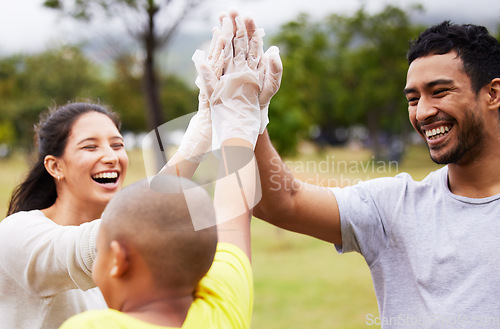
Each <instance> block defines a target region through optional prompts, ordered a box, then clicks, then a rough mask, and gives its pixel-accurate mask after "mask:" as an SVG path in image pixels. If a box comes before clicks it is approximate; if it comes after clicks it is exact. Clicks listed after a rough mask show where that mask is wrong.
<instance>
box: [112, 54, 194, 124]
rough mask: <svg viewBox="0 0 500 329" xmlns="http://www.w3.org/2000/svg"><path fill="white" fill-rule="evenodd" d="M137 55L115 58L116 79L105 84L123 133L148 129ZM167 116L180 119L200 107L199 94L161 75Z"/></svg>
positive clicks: (177, 80)
mask: <svg viewBox="0 0 500 329" xmlns="http://www.w3.org/2000/svg"><path fill="white" fill-rule="evenodd" d="M135 58H136V57H135V56H131V55H127V54H125V55H122V56H120V57H118V58H116V59H115V61H114V70H113V72H114V73H113V78H112V79H110V80H109V81H107V82H106V83H105V94H104V95H103V101H104V102H105V103H106V104H110V105H112V107H113V109H114V110H115V111H116V112H118V113H119V114H120V117H121V119H122V127H123V130H127V131H132V132H135V133H140V132H144V131H146V130H148V127H147V120H146V109H145V103H144V97H143V95H142V93H141V83H142V82H141V73H140V68H138V67H140V63H138V62H137V60H136V59H135ZM160 82H161V86H162V89H161V90H160V94H161V103H162V104H163V111H164V116H165V117H167V113H168V117H171V118H177V117H180V116H182V115H184V114H188V113H191V112H194V111H196V110H197V108H198V98H197V95H198V91H197V90H194V89H193V88H190V86H188V85H187V84H186V83H185V82H184V81H183V80H182V79H181V78H179V77H176V76H173V75H168V76H160Z"/></svg>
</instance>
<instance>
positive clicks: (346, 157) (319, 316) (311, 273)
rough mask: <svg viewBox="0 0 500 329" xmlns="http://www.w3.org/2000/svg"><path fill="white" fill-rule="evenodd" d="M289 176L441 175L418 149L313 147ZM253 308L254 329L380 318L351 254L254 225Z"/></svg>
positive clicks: (340, 179)
mask: <svg viewBox="0 0 500 329" xmlns="http://www.w3.org/2000/svg"><path fill="white" fill-rule="evenodd" d="M129 159H130V164H129V172H128V174H127V179H126V181H125V185H128V184H130V183H131V182H134V181H137V180H139V179H141V178H144V177H145V171H144V166H143V162H142V154H141V152H140V151H133V152H131V153H129ZM286 160H287V165H288V166H289V167H290V169H291V170H292V171H293V172H294V173H295V175H296V176H297V177H298V178H300V179H302V180H305V181H308V182H311V183H315V184H320V185H327V184H328V185H332V184H335V183H339V185H347V184H351V183H356V182H357V181H359V180H366V179H371V178H375V177H381V176H394V175H396V174H398V173H400V172H409V173H411V174H412V176H413V177H414V178H415V179H417V180H421V179H422V178H424V177H425V176H426V175H427V174H428V173H429V172H430V171H432V170H435V169H437V168H439V166H437V165H435V164H434V163H432V161H431V160H430V159H429V156H428V152H427V150H426V149H425V148H423V147H412V148H410V149H409V150H408V151H407V153H406V154H405V157H404V159H403V161H402V162H401V163H399V164H397V165H395V164H393V165H392V166H391V167H389V166H388V165H386V164H381V163H377V162H376V161H375V162H374V160H373V159H372V157H371V153H370V152H368V151H366V150H349V149H346V148H328V149H325V150H323V151H321V152H319V151H317V150H316V149H315V148H314V147H312V146H311V145H307V144H306V145H305V146H304V147H303V148H302V154H301V155H300V156H297V157H294V158H290V159H286ZM26 170H27V165H26V161H25V157H23V156H22V155H19V154H15V155H13V156H12V157H11V158H9V159H4V160H0V178H1V179H0V211H1V212H2V214H5V213H6V211H7V202H8V199H9V196H10V193H11V192H12V189H13V188H14V186H15V185H16V184H17V183H18V182H19V181H20V180H21V179H22V177H23V175H24V174H25V173H26ZM252 245H253V246H252V249H253V259H252V260H253V268H254V280H255V303H254V316H253V324H252V328H256V329H257V328H266V329H303V328H315V329H331V328H342V329H357V328H367V327H374V326H367V325H366V316H367V315H369V314H373V315H374V316H378V308H377V303H376V300H375V294H374V290H373V285H372V281H371V277H370V272H369V270H368V267H367V266H366V264H365V262H364V260H363V258H362V257H361V256H360V255H358V254H354V253H350V254H345V255H338V254H337V252H336V251H335V248H334V246H333V245H331V244H328V243H326V242H323V241H319V240H316V239H313V238H310V237H307V236H303V235H300V234H296V233H292V232H287V231H284V230H281V229H279V228H276V227H273V226H271V225H269V224H267V223H265V222H262V221H260V220H258V219H254V220H253V223H252Z"/></svg>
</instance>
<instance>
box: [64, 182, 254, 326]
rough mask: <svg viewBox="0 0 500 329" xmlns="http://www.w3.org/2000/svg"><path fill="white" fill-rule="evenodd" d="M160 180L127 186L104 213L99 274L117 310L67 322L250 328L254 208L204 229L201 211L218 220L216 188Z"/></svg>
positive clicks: (86, 314)
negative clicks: (198, 221) (197, 223)
mask: <svg viewBox="0 0 500 329" xmlns="http://www.w3.org/2000/svg"><path fill="white" fill-rule="evenodd" d="M155 184H156V186H157V188H156V190H153V189H152V188H150V186H149V184H148V182H147V180H142V181H140V182H138V183H135V184H133V185H130V186H128V187H126V188H124V189H123V190H122V191H120V192H119V193H118V194H117V195H116V196H115V197H114V198H113V199H112V200H111V201H110V203H109V204H108V206H107V207H106V209H105V211H104V213H103V216H102V224H101V228H100V231H99V234H98V238H97V256H96V260H95V264H94V271H93V278H94V280H95V283H96V284H97V286H98V287H99V288H100V289H101V291H102V294H103V296H104V298H105V300H106V302H107V304H108V306H109V309H107V310H94V311H87V312H84V313H81V314H78V315H76V316H73V317H71V318H70V319H68V320H67V321H66V322H65V323H64V324H63V325H62V326H61V329H70V328H71V329H83V328H85V329H88V328H95V329H98V328H103V329H104V328H105V329H112V328H142V329H147V328H179V327H182V328H205V329H206V328H214V329H215V328H228V329H235V328H249V327H250V320H251V315H252V305H253V281H252V270H251V265H250V262H249V256H250V251H249V248H248V247H249V237H250V234H249V233H250V232H249V221H250V213H249V212H246V213H245V214H243V216H240V217H239V218H235V219H233V220H231V221H227V222H225V223H222V224H220V225H218V226H217V228H216V227H215V226H211V227H208V228H205V229H202V230H198V231H196V230H194V228H193V223H192V217H193V216H192V213H193V212H194V213H198V214H199V213H203V214H204V215H205V217H206V219H208V220H211V221H213V222H214V223H215V211H214V207H213V204H212V201H211V199H210V197H209V195H208V193H207V192H206V191H205V190H203V189H202V188H200V187H199V186H197V185H196V184H195V183H193V182H191V181H189V180H187V179H185V178H180V177H176V176H159V177H157V178H156V179H155ZM179 186H181V187H180V188H179V190H178V191H179V193H171V192H170V193H168V192H169V191H168V190H170V191H172V190H175V189H176V188H178V187H179ZM158 187H159V188H158ZM159 189H164V190H165V192H161V191H158V190H159ZM186 191H190V197H189V199H188V198H187V197H186ZM187 200H189V201H187ZM188 202H189V205H188ZM217 231H218V232H219V234H217ZM217 235H219V237H218V238H217ZM217 241H218V242H217ZM214 255H215V257H214Z"/></svg>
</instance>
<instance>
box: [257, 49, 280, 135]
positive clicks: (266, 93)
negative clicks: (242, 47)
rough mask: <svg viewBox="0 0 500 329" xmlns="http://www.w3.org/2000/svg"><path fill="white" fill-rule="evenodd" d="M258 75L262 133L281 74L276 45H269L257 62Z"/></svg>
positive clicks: (267, 120) (260, 131)
mask: <svg viewBox="0 0 500 329" xmlns="http://www.w3.org/2000/svg"><path fill="white" fill-rule="evenodd" d="M259 73H260V74H259V76H260V86H261V92H260V95H259V105H260V130H259V134H262V133H263V132H264V131H265V130H266V126H267V124H268V123H269V117H268V112H269V103H270V102H271V98H272V97H273V96H274V95H275V94H276V93H277V92H278V90H279V89H280V85H281V76H282V74H283V64H282V63H281V58H280V51H279V48H278V47H276V46H271V47H270V48H269V49H268V50H267V51H266V52H265V54H264V55H263V56H262V59H261V62H260V63H259Z"/></svg>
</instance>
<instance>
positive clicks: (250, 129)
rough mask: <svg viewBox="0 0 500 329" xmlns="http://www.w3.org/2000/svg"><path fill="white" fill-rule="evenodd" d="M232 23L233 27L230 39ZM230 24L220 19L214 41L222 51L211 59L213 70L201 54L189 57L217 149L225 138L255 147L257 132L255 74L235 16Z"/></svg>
mask: <svg viewBox="0 0 500 329" xmlns="http://www.w3.org/2000/svg"><path fill="white" fill-rule="evenodd" d="M233 22H234V24H235V25H236V30H235V31H236V32H235V34H234V38H233V37H232V36H233V34H232V31H233ZM233 22H232V21H231V19H229V18H228V17H225V18H224V19H223V23H222V29H221V33H220V36H219V38H220V42H217V45H222V48H223V50H221V51H220V52H219V53H220V56H219V58H217V59H215V57H212V61H213V62H214V63H217V64H215V65H214V70H211V69H210V66H209V65H208V64H207V61H206V60H204V59H203V57H204V54H203V53H201V52H199V51H197V52H195V55H194V56H193V61H194V62H195V64H196V67H197V70H198V73H199V75H200V77H202V79H203V81H204V85H205V89H206V92H207V95H209V100H210V106H211V116H212V124H213V129H212V133H213V134H214V135H215V136H217V137H218V143H217V145H215V147H217V148H220V146H221V144H222V142H223V141H225V140H226V139H229V138H241V139H244V140H246V141H248V142H250V143H251V144H252V145H253V147H255V144H256V142H257V137H258V135H259V129H260V106H259V99H258V97H259V92H260V88H259V74H258V71H257V70H252V69H251V68H250V67H249V65H248V62H247V57H248V54H249V45H248V35H247V31H246V27H245V23H244V21H243V19H242V18H241V17H240V16H237V17H234V21H233ZM256 37H258V36H256ZM231 39H232V42H231ZM261 43H262V42H261V41H260V44H261ZM233 44H234V50H233V47H232V45H233ZM255 44H259V42H256V43H255ZM216 48H217V49H218V46H216ZM233 52H234V54H233ZM254 54H258V51H255V52H253V53H252V56H254ZM220 67H223V69H222V70H221V69H220ZM221 71H222V76H220V78H219V76H218V73H219V72H221ZM215 136H214V137H215Z"/></svg>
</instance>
